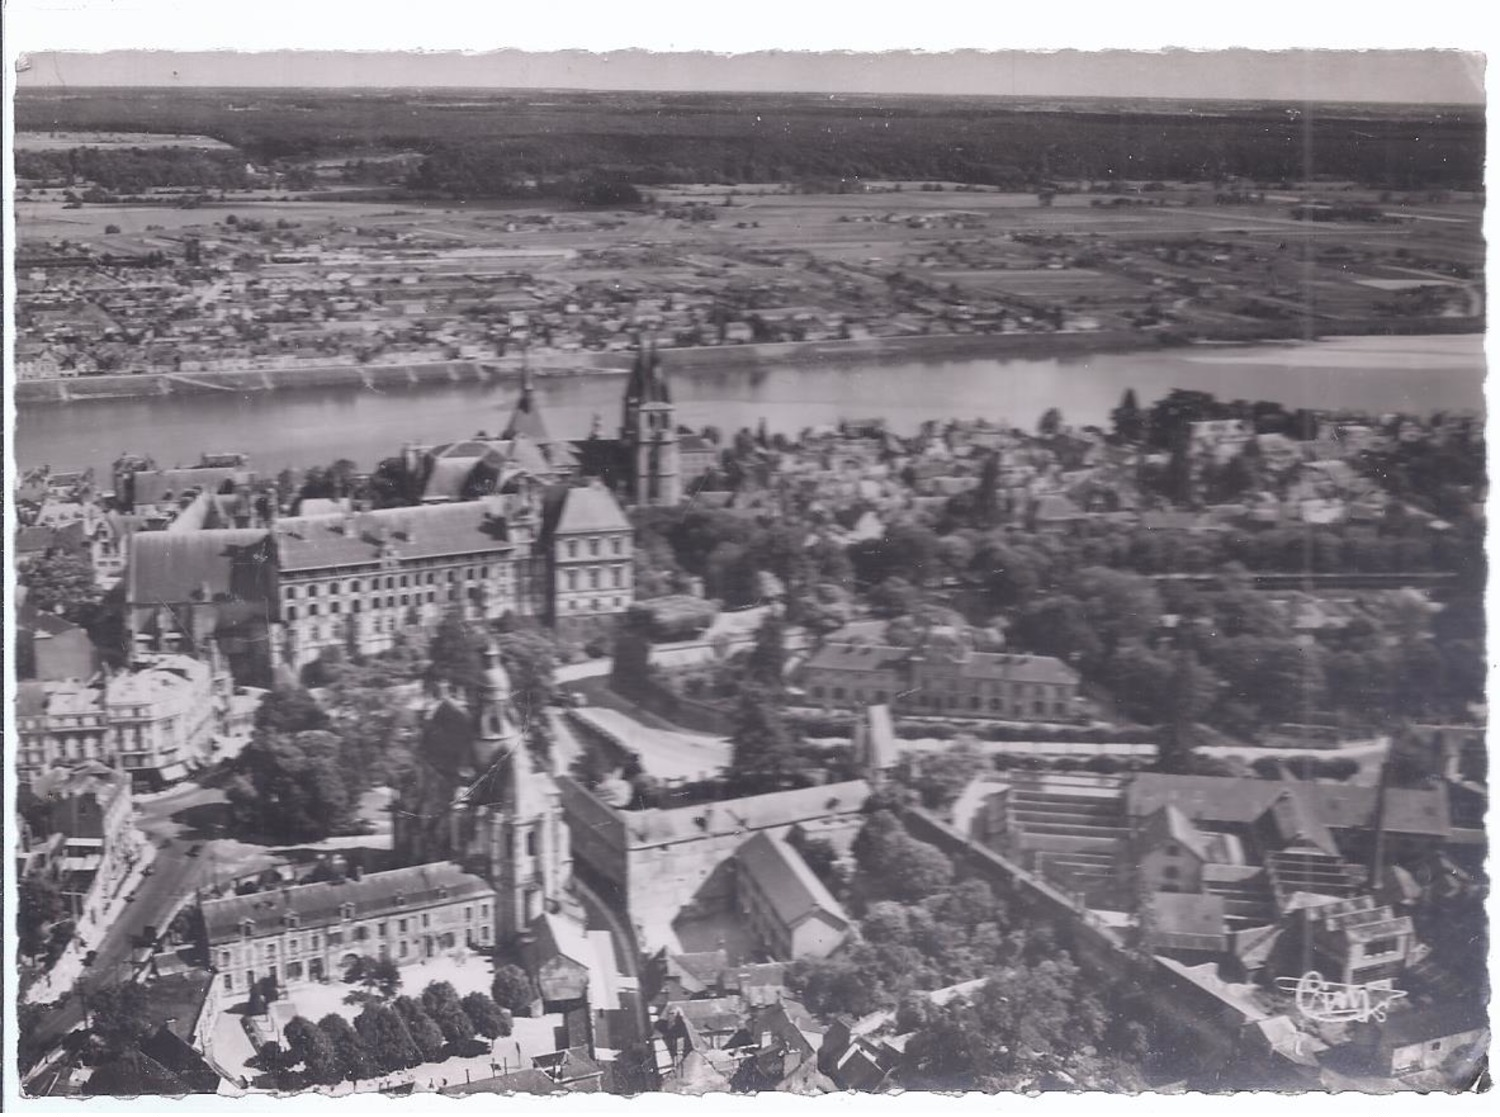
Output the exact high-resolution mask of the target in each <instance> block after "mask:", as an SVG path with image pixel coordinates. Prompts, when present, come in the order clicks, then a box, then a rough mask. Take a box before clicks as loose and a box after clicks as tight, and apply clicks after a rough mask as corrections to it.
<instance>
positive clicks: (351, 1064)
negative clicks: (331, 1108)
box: [318, 1012, 380, 1082]
mask: <svg viewBox="0 0 1500 1117" xmlns="http://www.w3.org/2000/svg"><path fill="white" fill-rule="evenodd" d="M318 1031H320V1032H322V1033H323V1035H324V1037H325V1038H326V1039H327V1040H328V1042H329V1044H330V1045H331V1046H332V1047H333V1052H334V1056H335V1057H336V1058H337V1060H338V1068H339V1074H340V1076H341V1077H342V1078H346V1079H348V1080H349V1081H351V1082H359V1081H360V1080H361V1079H365V1078H374V1077H375V1076H376V1075H377V1074H379V1073H380V1067H379V1066H378V1065H377V1064H376V1062H375V1058H374V1056H372V1055H371V1054H370V1049H369V1048H368V1047H367V1046H365V1041H364V1040H363V1039H361V1038H360V1035H359V1033H358V1032H356V1031H355V1030H354V1026H353V1025H352V1024H350V1023H349V1021H347V1020H345V1019H344V1018H343V1017H342V1016H340V1015H339V1014H338V1013H336V1012H330V1013H329V1014H328V1015H327V1016H325V1017H323V1019H321V1020H319V1021H318Z"/></svg>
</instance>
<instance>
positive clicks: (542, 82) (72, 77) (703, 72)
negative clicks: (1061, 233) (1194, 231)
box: [17, 50, 1484, 103]
mask: <svg viewBox="0 0 1500 1117" xmlns="http://www.w3.org/2000/svg"><path fill="white" fill-rule="evenodd" d="M1483 65H1484V64H1483V58H1482V56H1481V55H1479V54H1476V53H1460V52H1458V51H1453V50H1441V51H1440V50H1405V51H1403V50H1383V51H1353V50H1287V51H1251V50H1168V51H1159V52H1148V51H1118V50H1116V51H1100V52H1088V51H1078V50H1064V51H1051V52H1042V51H1014V50H1012V51H990V52H986V51H978V50H968V51H957V52H951V53H940V52H929V53H922V52H915V51H908V52H889V53H883V54H877V53H851V52H826V51H825V52H796V51H759V52H751V53H743V54H733V55H725V54H711V53H707V52H701V51H700V52H681V53H651V52H648V51H643V50H623V51H607V52H600V53H589V52H586V51H540V52H525V51H518V50H500V51H493V52H487V53H477V52H476V53H456V52H427V53H423V52H416V51H407V52H397V51H365V52H349V51H344V52H335V51H295V50H282V51H264V52H255V53H252V52H234V51H214V52H202V51H180V52H179V51H138V50H118V51H106V52H101V53H64V52H38V53H32V54H29V55H25V56H23V59H22V60H21V62H20V64H19V67H18V68H19V69H20V73H19V75H18V79H17V84H18V86H19V87H20V88H21V89H40V88H54V89H55V88H63V87H85V86H101V85H102V86H166V87H172V86H177V87H201V86H294V87H309V86H322V87H351V86H369V87H383V88H390V87H445V86H446V87H463V88H483V87H491V88H556V89H600V90H618V89H639V90H697V91H720V90H725V91H747V92H775V91H783V92H794V91H795V92H824V93H900V94H913V93H915V94H946V95H966V96H974V95H978V96H1015V97H1064V96H1079V97H1167V98H1186V99H1203V100H1221V99H1223V100H1240V99H1248V100H1288V101H1383V102H1400V103H1483V101H1484V89H1483V77H1484V75H1483Z"/></svg>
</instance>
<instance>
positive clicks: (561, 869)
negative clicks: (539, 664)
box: [393, 643, 572, 940]
mask: <svg viewBox="0 0 1500 1117" xmlns="http://www.w3.org/2000/svg"><path fill="white" fill-rule="evenodd" d="M414 761H415V765H414V770H413V772H412V775H411V777H410V779H408V781H407V782H406V784H405V785H404V786H403V788H402V790H401V796H400V800H399V802H398V803H397V809H396V811H395V816H394V817H395V825H394V834H393V845H394V849H395V854H396V857H397V858H398V859H399V860H401V861H405V862H418V863H419V862H428V861H437V860H452V861H456V862H458V863H459V864H461V865H462V866H463V867H464V868H465V869H467V870H469V871H472V872H475V873H479V874H481V875H483V876H484V877H485V878H486V879H488V880H489V881H490V883H491V884H492V885H493V886H494V890H495V903H496V912H495V921H494V925H495V930H496V933H497V934H498V935H499V936H500V938H501V939H502V940H508V939H510V938H513V937H515V936H518V935H520V934H521V933H522V932H524V931H525V929H526V927H527V926H528V925H529V924H530V923H531V922H532V921H533V920H534V919H536V918H537V916H539V915H541V914H543V913H544V912H546V911H548V910H550V909H555V908H556V907H557V905H559V904H560V903H561V901H562V900H563V897H564V892H565V889H566V887H567V884H568V882H569V880H570V879H571V875H572V856H571V849H570V842H569V833H568V827H567V826H566V825H565V823H564V820H563V813H562V809H561V806H560V802H559V793H558V788H557V786H556V784H555V783H554V782H553V780H552V778H551V777H550V776H549V775H547V774H546V773H545V772H539V771H537V770H536V767H535V765H534V764H533V762H532V758H531V753H530V750H529V749H528V748H527V746H526V742H525V739H524V735H523V734H522V732H521V729H520V727H519V726H518V725H517V724H516V720H515V717H514V713H513V710H512V705H511V690H510V679H509V678H508V677H507V675H506V673H505V669H504V668H503V667H502V666H501V665H500V656H499V652H498V651H497V650H496V648H495V646H494V644H493V643H492V644H490V646H489V648H488V649H487V650H486V652H485V665H484V679H483V683H482V685H481V686H480V687H479V688H478V689H477V690H476V692H475V693H473V694H471V695H464V696H458V695H453V694H443V695H442V696H441V697H440V698H439V699H438V701H437V702H436V703H435V704H434V705H433V707H432V709H431V710H429V711H428V713H427V716H426V718H425V720H424V722H423V726H422V733H421V738H420V742H419V745H418V748H417V751H416V755H415V757H414Z"/></svg>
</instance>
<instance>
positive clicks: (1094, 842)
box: [1008, 777, 1130, 906]
mask: <svg viewBox="0 0 1500 1117" xmlns="http://www.w3.org/2000/svg"><path fill="white" fill-rule="evenodd" d="M1008 836H1009V840H1010V843H1011V845H1012V847H1013V848H1014V849H1016V850H1017V851H1019V852H1021V853H1022V854H1023V855H1024V858H1025V860H1026V861H1028V862H1029V863H1030V864H1031V866H1032V868H1033V869H1035V871H1037V872H1038V873H1040V874H1041V875H1042V876H1044V877H1046V878H1047V879H1048V880H1049V881H1051V882H1052V883H1054V884H1056V885H1057V886H1058V887H1059V888H1062V889H1064V890H1065V891H1068V892H1072V893H1078V894H1081V895H1082V896H1083V897H1084V902H1085V903H1087V904H1090V905H1095V906H1106V905H1110V904H1112V903H1117V902H1118V901H1119V899H1121V897H1118V896H1117V895H1116V893H1117V892H1119V891H1120V890H1121V888H1122V887H1123V883H1124V877H1125V874H1123V873H1122V872H1121V871H1120V870H1121V858H1122V854H1123V853H1124V851H1125V848H1126V844H1127V839H1128V838H1129V836H1130V823H1129V819H1128V818H1127V816H1126V814H1125V798H1124V795H1123V794H1122V793H1121V790H1120V788H1119V786H1118V785H1117V784H1114V783H1111V782H1107V781H1105V782H1100V781H1092V780H1088V779H1080V780H1077V781H1068V780H1066V779H1058V778H1055V777H1054V778H1052V779H1049V780H1046V781H1045V782H1042V781H1039V782H1037V783H1034V784H1030V785H1022V786H1017V787H1016V788H1014V789H1013V790H1012V792H1011V797H1010V806H1009V814H1008Z"/></svg>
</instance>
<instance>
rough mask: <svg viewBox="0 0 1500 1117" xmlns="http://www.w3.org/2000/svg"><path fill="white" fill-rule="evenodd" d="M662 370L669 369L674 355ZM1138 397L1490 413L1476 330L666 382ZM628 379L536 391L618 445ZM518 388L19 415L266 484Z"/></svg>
mask: <svg viewBox="0 0 1500 1117" xmlns="http://www.w3.org/2000/svg"><path fill="white" fill-rule="evenodd" d="M665 360H666V362H667V364H668V368H669V369H670V366H671V360H672V356H671V354H670V353H667V354H666V356H665ZM1126 388H1134V389H1135V391H1136V394H1137V395H1138V397H1139V398H1140V401H1141V403H1142V404H1143V405H1145V404H1149V403H1150V402H1151V401H1153V400H1155V399H1157V398H1158V397H1160V396H1162V395H1165V394H1166V393H1167V392H1168V391H1170V390H1171V389H1173V388H1193V389H1199V390H1202V391H1206V392H1211V393H1213V394H1214V395H1216V396H1218V397H1220V398H1221V399H1235V398H1245V399H1265V400H1274V401H1276V402H1278V403H1281V404H1283V405H1285V406H1287V407H1313V408H1354V409H1359V410H1364V411H1369V412H1387V411H1407V412H1411V413H1415V414H1423V415H1425V414H1427V413H1430V412H1432V411H1436V410H1445V411H1473V412H1479V411H1481V410H1482V409H1483V406H1484V343H1483V338H1482V337H1481V336H1480V335H1477V334H1453V335H1442V336H1424V337H1393V338H1387V337H1354V338H1333V339H1329V340H1324V341H1318V342H1290V343H1263V344H1258V345H1232V346H1231V345H1225V346H1195V347H1191V348H1174V349H1150V350H1137V351H1134V352H1126V353H1087V354H1079V355H1077V356H1069V357H1062V358H1046V359H1040V358H1032V357H1025V358H1020V357H1018V358H1005V359H993V358H964V359H958V360H942V359H935V360H911V359H909V358H905V357H903V358H902V359H900V360H899V361H894V362H891V361H880V360H872V361H871V362H870V363H869V364H865V365H860V364H844V363H840V364H836V365H822V366H820V365H806V364H803V365H795V366H793V365H778V364H776V363H775V362H774V360H768V361H767V362H766V363H765V364H764V365H763V366H762V367H758V368H752V369H743V368H742V369H735V370H733V371H713V372H693V373H688V372H685V371H681V370H678V371H676V372H675V373H674V374H673V375H672V390H673V394H674V398H675V400H676V403H677V419H678V421H679V422H680V423H685V424H687V425H689V426H692V427H694V428H695V429H696V428H699V427H702V426H705V425H707V424H713V425H715V426H717V427H719V428H720V429H722V430H724V431H726V432H729V431H733V430H736V429H738V428H740V427H754V426H755V425H756V424H757V423H759V422H760V421H761V420H762V419H764V420H765V421H766V423H767V425H768V426H769V428H770V429H771V430H772V431H784V432H787V433H789V434H795V433H796V432H798V431H800V430H802V429H804V428H806V427H809V426H816V425H819V424H824V423H831V422H835V421H837V420H839V419H853V418H865V417H873V416H883V417H884V418H885V419H886V420H887V421H888V423H889V424H890V425H891V427H892V429H894V430H896V431H897V432H900V433H907V432H910V431H912V430H914V429H915V428H916V427H917V426H918V425H919V424H921V423H922V422H923V421H925V420H928V419H948V418H954V417H962V418H977V417H985V418H990V419H994V420H1003V421H1007V422H1010V423H1013V424H1015V425H1017V426H1025V427H1030V426H1032V425H1033V424H1034V423H1035V422H1036V420H1037V418H1038V417H1039V416H1040V415H1041V413H1042V412H1043V411H1045V410H1047V409H1048V408H1049V407H1057V408H1060V409H1061V411H1062V413H1063V417H1064V419H1065V421H1067V422H1069V423H1073V424H1080V425H1081V424H1088V423H1100V424H1102V423H1105V422H1107V420H1108V415H1109V411H1110V409H1111V408H1113V407H1115V406H1116V405H1117V404H1118V403H1119V400H1120V396H1121V395H1122V393H1123V392H1124V391H1125V389H1126ZM624 389H625V378H624V377H622V376H619V375H611V374H587V375H579V376H570V377H551V378H548V379H545V380H542V381H539V383H538V391H539V394H540V396H541V400H542V404H543V407H544V410H545V415H546V420H547V423H548V425H549V427H550V429H551V432H552V434H553V436H554V437H559V438H582V437H584V436H585V435H587V433H588V431H589V429H590V426H591V424H592V422H593V418H594V416H595V415H597V416H599V418H600V421H601V424H602V429H603V431H604V432H605V433H606V434H607V435H609V436H613V435H614V434H615V432H616V430H617V428H618V426H619V422H620V403H621V395H622V393H623V392H624ZM515 393H516V386H515V384H514V383H513V382H512V383H498V384H431V385H424V386H419V387H411V388H405V389H395V390H389V391H384V392H377V391H372V390H368V389H365V388H360V387H353V386H350V387H341V388H330V389H305V390H294V391H282V392H259V393H250V394H235V393H229V392H223V393H205V394H202V395H181V396H166V397H159V396H158V397H149V398H141V399H128V400H92V401H87V402H75V403H70V404H48V405H41V406H31V405H28V406H26V407H22V408H20V409H19V411H18V415H17V423H16V432H15V436H16V437H15V453H16V460H17V464H18V465H19V466H20V467H21V468H23V469H27V468H31V467H34V466H38V465H43V464H47V465H51V466H52V467H53V468H54V469H75V468H83V467H85V466H92V467H94V469H96V470H97V471H99V472H100V475H101V477H104V476H107V475H108V469H109V464H110V463H111V462H112V461H113V460H114V459H115V458H116V457H117V456H119V454H120V453H121V452H122V451H126V450H130V451H136V452H143V453H148V454H150V455H151V456H152V457H153V458H154V459H155V460H156V462H157V463H158V464H160V465H163V466H168V465H174V464H182V465H187V464H190V463H193V462H196V461H197V460H198V455H199V454H200V453H201V452H202V451H204V450H243V451H246V452H248V453H249V454H250V455H251V458H252V460H253V462H254V464H255V466H256V467H257V468H258V469H259V470H260V471H261V472H262V473H275V472H277V471H279V470H280V469H282V468H284V467H286V466H292V467H298V468H300V467H306V466H310V465H321V464H326V463H328V462H331V461H334V460H336V459H338V458H349V459H352V460H353V461H355V462H358V463H359V464H360V465H361V466H364V467H367V468H368V467H373V465H374V464H375V462H376V461H377V460H379V459H380V458H382V457H386V456H389V455H391V454H393V453H395V452H396V451H398V450H399V449H400V447H401V445H402V444H403V443H404V442H408V441H415V442H424V443H428V444H431V443H439V442H446V441H451V440H454V439H458V438H464V437H468V436H471V435H473V434H475V433H477V432H479V431H488V432H490V433H492V434H494V433H498V432H499V430H500V429H501V428H502V427H504V425H505V422H506V419H507V418H508V416H509V414H510V411H511V408H512V406H513V404H514V400H515Z"/></svg>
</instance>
